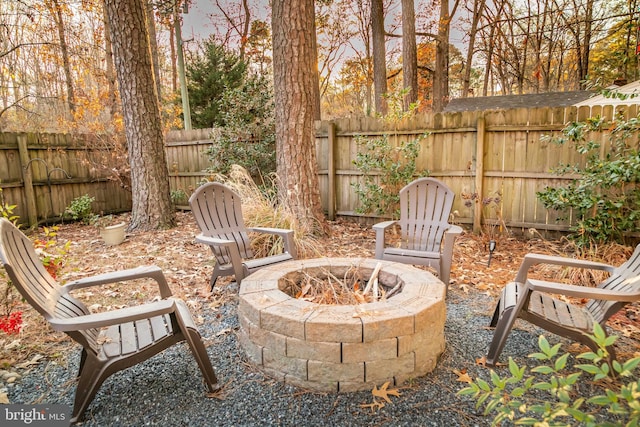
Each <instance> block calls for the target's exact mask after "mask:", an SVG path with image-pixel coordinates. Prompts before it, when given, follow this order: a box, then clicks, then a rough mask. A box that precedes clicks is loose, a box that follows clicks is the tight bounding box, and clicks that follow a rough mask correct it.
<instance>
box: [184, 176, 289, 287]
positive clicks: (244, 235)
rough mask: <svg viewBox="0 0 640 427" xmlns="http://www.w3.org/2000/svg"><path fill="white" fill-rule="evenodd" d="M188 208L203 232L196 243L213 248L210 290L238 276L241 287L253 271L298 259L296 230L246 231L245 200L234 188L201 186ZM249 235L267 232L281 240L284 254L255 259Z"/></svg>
mask: <svg viewBox="0 0 640 427" xmlns="http://www.w3.org/2000/svg"><path fill="white" fill-rule="evenodd" d="M189 206H190V207H191V212H192V213H193V216H194V218H195V220H196V224H197V225H198V227H199V228H200V231H201V233H200V234H199V235H198V236H196V241H197V242H200V243H203V244H205V245H207V246H209V248H210V249H211V252H212V253H213V256H214V258H215V261H216V263H215V266H214V269H213V272H212V273H211V280H210V282H209V284H210V286H211V289H213V287H214V286H215V284H216V281H217V280H218V278H219V277H224V276H235V280H236V282H237V283H238V284H240V283H241V282H242V279H244V278H245V277H246V276H248V275H249V274H251V273H252V272H254V271H256V270H258V269H260V268H263V267H266V266H269V265H273V264H277V263H280V262H284V261H289V260H292V259H296V256H297V251H296V246H295V242H294V235H293V230H286V229H280V228H265V227H253V228H247V227H246V226H245V224H244V219H243V217H242V200H241V198H240V195H239V194H238V193H236V192H235V191H234V190H233V189H231V188H230V187H228V186H227V185H224V184H222V183H219V182H208V183H206V184H203V185H201V186H200V187H198V188H197V189H196V191H195V192H194V193H193V194H192V195H191V197H189ZM249 233H267V234H272V235H274V236H277V237H279V238H280V239H282V247H283V251H282V253H281V254H276V255H271V256H266V257H260V258H256V257H255V255H254V253H253V250H252V249H251V236H250V234H249Z"/></svg>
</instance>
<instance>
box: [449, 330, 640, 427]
mask: <svg viewBox="0 0 640 427" xmlns="http://www.w3.org/2000/svg"><path fill="white" fill-rule="evenodd" d="M590 337H591V339H592V340H593V341H594V342H595V343H596V344H597V345H598V350H597V351H596V352H595V353H594V352H587V353H582V354H580V355H578V356H577V358H578V359H584V360H586V361H587V363H585V364H577V365H574V368H577V369H578V371H573V372H568V370H569V369H570V368H568V366H567V364H568V359H569V354H568V353H564V354H562V355H558V351H559V349H560V344H556V345H555V346H553V347H551V346H550V345H549V342H548V341H547V340H546V338H545V337H544V336H542V335H541V336H540V338H539V340H538V346H539V347H540V352H539V353H534V354H531V355H530V356H529V357H531V358H533V359H535V360H537V361H539V362H540V363H541V364H540V365H538V366H536V367H534V368H532V369H531V372H532V373H533V374H536V375H535V376H532V375H529V376H525V373H526V369H527V368H526V367H520V366H518V365H517V364H516V362H514V361H513V359H512V358H509V372H510V374H511V375H510V376H509V377H506V378H503V377H500V376H499V375H498V374H497V373H496V372H495V371H493V370H492V371H491V384H490V383H488V382H487V381H485V380H483V379H481V378H478V379H476V380H475V381H474V382H473V383H471V384H470V386H469V387H466V388H464V389H462V390H460V391H459V392H458V394H459V395H465V396H471V397H472V398H473V399H474V400H475V401H476V407H477V408H479V407H481V406H482V405H485V409H484V414H485V415H489V414H493V421H492V425H494V426H495V425H500V424H501V423H502V422H505V421H510V422H513V423H515V424H516V425H546V426H565V425H572V423H575V422H577V423H580V424H581V425H586V426H596V425H598V426H623V425H625V426H637V425H638V423H639V422H640V379H638V376H637V375H635V376H634V374H633V372H634V370H636V368H637V367H638V365H639V364H640V357H634V358H632V359H629V360H628V361H627V362H625V363H620V362H618V361H617V360H613V361H611V362H610V361H609V354H608V352H607V347H609V346H611V345H612V344H613V343H614V342H615V340H616V339H617V337H615V336H609V337H607V336H606V335H605V333H604V330H603V329H602V327H601V326H600V325H599V324H596V325H595V327H594V332H593V335H591V336H590ZM543 362H547V363H546V364H544V363H543ZM585 372H586V373H587V374H591V375H593V377H592V378H591V380H590V381H594V382H595V381H601V380H604V379H608V380H609V382H607V383H606V384H607V386H608V387H604V388H603V392H604V393H603V394H600V395H596V396H592V397H589V398H585V397H581V396H576V393H574V392H573V391H574V388H575V386H576V385H577V384H578V383H579V382H580V381H583V376H582V374H583V373H585ZM611 377H615V378H616V379H617V381H615V382H614V381H611ZM623 381H628V382H626V383H623ZM536 393H537V394H536ZM539 393H543V396H542V397H540V394H539ZM545 395H546V396H545ZM614 418H615V419H617V420H614Z"/></svg>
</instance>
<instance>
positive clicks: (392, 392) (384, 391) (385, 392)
mask: <svg viewBox="0 0 640 427" xmlns="http://www.w3.org/2000/svg"><path fill="white" fill-rule="evenodd" d="M388 387H389V382H388V381H387V382H386V383H384V384H382V387H380V388H379V389H378V386H373V390H371V394H373V395H374V397H381V398H383V399H384V400H386V401H387V403H391V399H389V396H396V397H398V396H400V392H399V391H398V389H397V388H392V389H389V388H388Z"/></svg>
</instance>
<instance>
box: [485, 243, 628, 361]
mask: <svg viewBox="0 0 640 427" xmlns="http://www.w3.org/2000/svg"><path fill="white" fill-rule="evenodd" d="M536 264H555V265H561V266H566V267H574V268H585V269H594V270H603V271H608V272H610V273H611V274H610V275H609V278H608V279H606V280H605V281H603V282H602V283H601V284H600V285H598V286H597V287H595V288H594V287H587V286H579V285H568V284H564V283H555V282H546V281H542V280H534V279H527V272H528V270H529V268H531V267H532V266H533V265H536ZM554 294H555V295H566V296H571V297H577V298H589V300H588V302H587V303H586V304H585V305H583V306H582V305H574V304H570V303H567V302H565V301H562V300H560V299H557V298H554V297H553V295H554ZM633 301H640V245H638V246H637V247H636V249H635V251H634V252H633V255H631V258H629V259H628V260H627V261H626V262H625V263H624V264H622V265H621V266H619V267H613V266H611V265H608V264H604V263H599V262H591V261H586V260H579V259H572V258H565V257H558V256H548V255H538V254H527V255H526V256H525V257H524V260H523V261H522V264H521V266H520V269H519V270H518V274H517V276H516V279H515V281H514V282H511V283H508V284H507V285H506V286H505V288H504V289H503V290H502V294H501V296H500V300H499V301H498V304H497V305H496V309H495V312H494V314H493V318H492V319H491V326H495V327H496V329H495V331H494V333H493V339H492V341H491V345H490V346H489V352H488V354H487V364H488V365H495V363H496V362H497V361H498V357H499V356H500V353H501V352H502V349H503V348H504V345H505V343H506V341H507V337H508V336H509V333H510V332H511V329H512V327H513V324H514V323H515V321H516V319H517V318H521V319H524V320H526V321H528V322H530V323H533V324H534V325H537V326H539V327H541V328H543V329H545V330H547V331H550V332H552V333H554V334H557V335H560V336H563V337H566V338H570V339H572V340H575V341H578V342H581V343H583V344H586V345H587V346H589V347H590V348H591V349H592V350H593V351H596V350H597V345H596V344H595V343H594V342H593V341H592V340H591V339H590V338H589V337H588V336H587V335H588V334H593V327H594V325H595V323H599V324H600V325H601V326H602V328H603V329H605V323H606V322H607V320H608V319H609V318H610V317H611V316H612V315H614V314H615V313H617V312H618V311H619V310H620V309H621V308H622V307H624V306H625V305H627V304H628V303H630V302H633ZM605 331H606V329H605ZM607 350H608V352H609V356H610V359H611V360H613V359H614V358H615V352H614V349H613V347H609V348H608V349H607Z"/></svg>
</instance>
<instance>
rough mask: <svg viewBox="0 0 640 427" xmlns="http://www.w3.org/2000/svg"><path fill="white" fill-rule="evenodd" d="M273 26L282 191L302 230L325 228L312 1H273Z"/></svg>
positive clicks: (321, 229)
mask: <svg viewBox="0 0 640 427" xmlns="http://www.w3.org/2000/svg"><path fill="white" fill-rule="evenodd" d="M271 25H272V33H273V78H274V88H275V122H276V158H277V171H278V179H279V186H280V189H279V190H280V195H281V197H282V198H283V201H284V202H285V203H286V204H288V206H290V207H291V208H292V209H293V212H294V215H295V218H297V219H298V221H299V224H300V226H301V227H302V228H303V229H305V230H308V231H309V232H323V231H324V230H325V229H326V222H325V217H324V213H323V211H322V205H321V201H320V188H319V183H318V174H317V168H318V166H317V161H316V146H315V122H314V119H315V118H316V117H317V110H318V102H319V100H318V96H319V89H318V65H317V64H318V62H317V52H316V41H315V40H316V34H315V11H314V2H313V0H300V1H295V2H293V1H289V0H273V5H272V18H271Z"/></svg>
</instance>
